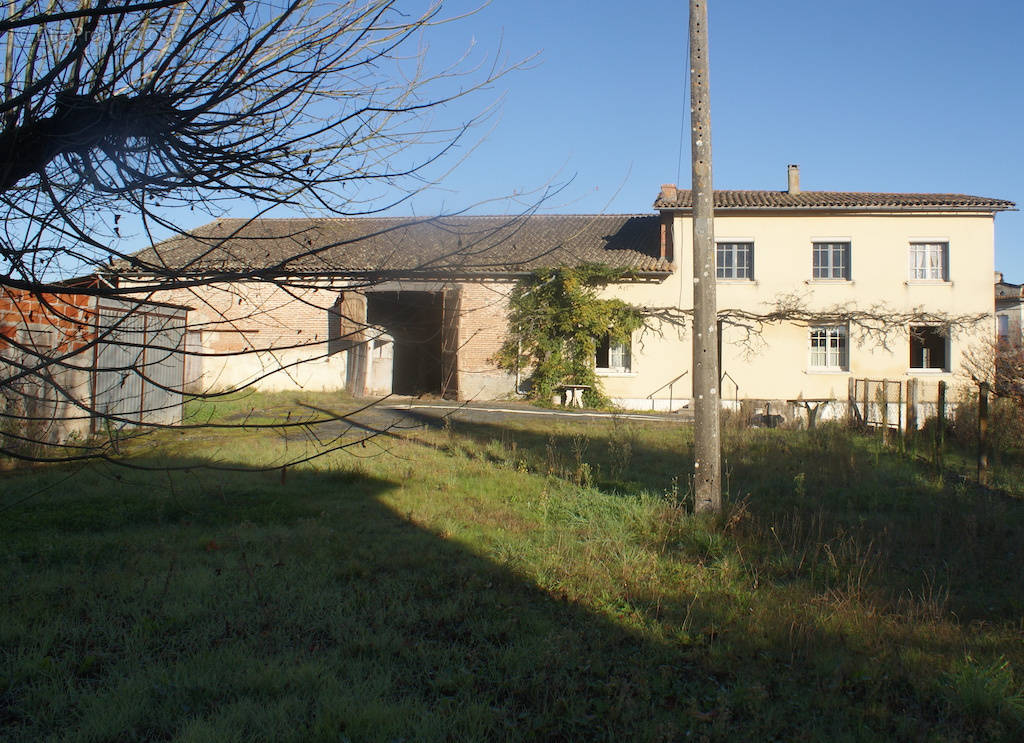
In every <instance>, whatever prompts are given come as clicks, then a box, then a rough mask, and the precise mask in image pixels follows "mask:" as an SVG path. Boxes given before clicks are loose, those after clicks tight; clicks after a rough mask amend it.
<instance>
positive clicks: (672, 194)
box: [659, 183, 679, 204]
mask: <svg viewBox="0 0 1024 743" xmlns="http://www.w3.org/2000/svg"><path fill="white" fill-rule="evenodd" d="M659 198H660V199H661V200H662V201H667V202H669V203H670V204H674V203H676V200H677V199H678V198H679V191H678V189H676V184H675V183H662V184H661V194H659Z"/></svg>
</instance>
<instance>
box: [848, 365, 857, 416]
mask: <svg viewBox="0 0 1024 743" xmlns="http://www.w3.org/2000/svg"><path fill="white" fill-rule="evenodd" d="M856 409H857V380H856V379H854V378H853V377H850V378H849V379H847V380H846V423H847V425H850V426H852V425H853V422H854V420H855V419H856V415H855V411H856Z"/></svg>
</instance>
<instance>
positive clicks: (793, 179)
mask: <svg viewBox="0 0 1024 743" xmlns="http://www.w3.org/2000/svg"><path fill="white" fill-rule="evenodd" d="M787 175H788V176H789V178H788V184H787V189H786V190H787V192H788V193H800V166H799V165H790V166H789V168H788V173H787Z"/></svg>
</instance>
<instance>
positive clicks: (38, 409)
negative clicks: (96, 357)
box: [0, 285, 96, 456]
mask: <svg viewBox="0 0 1024 743" xmlns="http://www.w3.org/2000/svg"><path fill="white" fill-rule="evenodd" d="M94 307H95V300H94V299H93V297H90V296H87V295H83V294H33V293H32V292H28V291H24V290H21V289H13V288H11V287H8V286H3V285H0V443H2V445H3V447H4V449H6V450H8V451H10V452H15V453H19V454H21V455H25V456H29V455H31V456H45V452H44V451H42V450H41V449H39V445H41V444H45V443H54V442H57V441H61V440H64V439H66V438H67V437H68V436H69V435H70V434H72V433H78V434H86V433H88V431H89V424H90V421H91V417H92V416H91V412H90V404H89V403H90V400H91V385H90V380H91V374H90V370H91V368H92V358H93V355H92V347H91V346H89V345H88V344H89V343H90V342H91V341H93V340H95V337H96V332H95V321H96V314H95V310H94ZM50 359H56V361H53V362H51V361H50Z"/></svg>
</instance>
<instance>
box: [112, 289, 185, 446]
mask: <svg viewBox="0 0 1024 743" xmlns="http://www.w3.org/2000/svg"><path fill="white" fill-rule="evenodd" d="M185 324H186V310H185V309H184V308H177V307H170V306H163V305H150V304H140V303H137V302H130V301H121V300H112V299H101V300H99V306H98V307H97V328H96V330H97V337H96V355H95V362H94V373H93V408H94V410H95V414H96V416H97V418H98V420H97V421H95V422H94V428H96V427H102V426H109V427H110V428H114V429H119V428H124V427H125V426H133V425H138V424H140V423H147V424H157V425H171V424H175V423H179V422H181V417H182V403H183V399H182V388H183V386H184V384H185V381H186V380H185V337H186V327H185Z"/></svg>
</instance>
